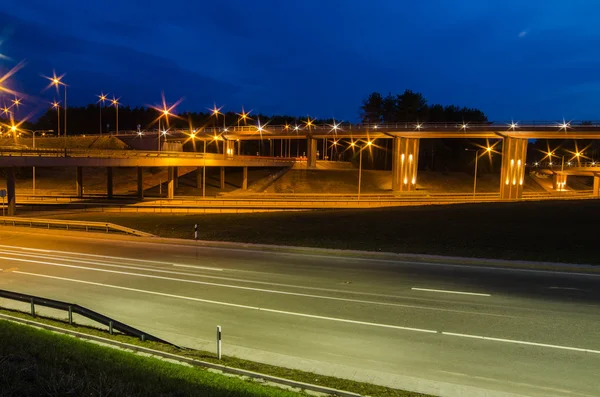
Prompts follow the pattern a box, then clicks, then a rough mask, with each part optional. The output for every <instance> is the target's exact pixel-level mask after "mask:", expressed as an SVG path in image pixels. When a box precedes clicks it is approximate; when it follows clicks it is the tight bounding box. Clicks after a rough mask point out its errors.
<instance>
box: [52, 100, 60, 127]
mask: <svg viewBox="0 0 600 397" xmlns="http://www.w3.org/2000/svg"><path fill="white" fill-rule="evenodd" d="M52 107H53V108H54V109H56V126H57V134H58V135H57V136H60V102H56V100H55V101H54V102H52Z"/></svg>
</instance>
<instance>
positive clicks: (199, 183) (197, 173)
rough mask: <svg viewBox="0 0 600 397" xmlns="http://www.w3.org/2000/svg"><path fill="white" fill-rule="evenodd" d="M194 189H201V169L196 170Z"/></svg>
mask: <svg viewBox="0 0 600 397" xmlns="http://www.w3.org/2000/svg"><path fill="white" fill-rule="evenodd" d="M196 189H202V167H198V168H196Z"/></svg>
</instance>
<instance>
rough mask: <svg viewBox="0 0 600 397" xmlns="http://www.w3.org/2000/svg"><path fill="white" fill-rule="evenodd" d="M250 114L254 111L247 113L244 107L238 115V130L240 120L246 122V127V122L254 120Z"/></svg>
mask: <svg viewBox="0 0 600 397" xmlns="http://www.w3.org/2000/svg"><path fill="white" fill-rule="evenodd" d="M250 113H252V110H251V111H249V112H245V111H244V107H243V106H242V113H237V115H238V120H237V126H238V128H239V127H240V120H242V121H244V125H246V120H252V119H251V118H250V117H248V116H250Z"/></svg>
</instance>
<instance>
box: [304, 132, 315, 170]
mask: <svg viewBox="0 0 600 397" xmlns="http://www.w3.org/2000/svg"><path fill="white" fill-rule="evenodd" d="M306 157H307V161H306V166H307V167H308V168H315V167H316V166H317V140H316V139H313V138H307V139H306Z"/></svg>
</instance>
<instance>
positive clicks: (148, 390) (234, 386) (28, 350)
mask: <svg viewBox="0 0 600 397" xmlns="http://www.w3.org/2000/svg"><path fill="white" fill-rule="evenodd" d="M0 314H7V315H10V316H13V317H19V318H24V319H28V320H31V319H32V318H31V316H30V315H29V314H27V313H23V312H19V311H15V310H7V309H1V308H0ZM35 321H36V322H39V323H42V324H47V325H52V326H55V327H60V328H64V329H67V330H71V331H77V332H80V333H84V334H89V335H93V336H100V337H102V338H106V339H112V340H115V341H118V342H123V343H127V344H130V345H138V346H143V347H146V348H150V349H154V350H159V351H163V352H166V353H171V354H176V355H180V356H185V357H188V358H192V359H196V360H201V361H207V362H212V363H215V364H221V365H225V366H228V367H233V368H240V369H245V370H248V371H253V372H258V373H262V374H267V375H272V376H276V377H280V378H286V379H292V380H295V381H299V382H304V383H312V384H317V385H321V386H325V387H330V388H334V389H338V390H346V391H351V392H355V393H359V394H363V395H368V396H372V397H427V396H426V395H424V394H419V393H412V392H407V391H403V390H397V389H390V388H387V387H383V386H377V385H373V384H369V383H361V382H355V381H352V380H347V379H340V378H335V377H330V376H321V375H319V374H314V373H310V372H304V371H299V370H295V369H289V368H282V367H277V366H273V365H268V364H263V363H258V362H254V361H249V360H243V359H239V358H237V357H231V356H223V357H222V359H221V360H218V359H217V358H216V355H215V354H213V353H210V352H205V351H199V350H192V349H178V348H176V347H174V346H170V345H165V344H162V343H157V342H148V341H145V342H142V341H140V340H139V339H138V338H134V337H130V336H126V335H122V334H118V333H116V334H114V335H110V334H109V333H108V331H106V330H102V329H98V328H94V327H89V326H82V325H76V324H73V325H69V324H68V323H67V322H66V321H65V320H61V319H55V318H47V317H40V316H38V317H36V318H35ZM0 340H2V341H3V343H1V344H0V368H3V370H2V371H0V396H13V395H18V396H38V395H43V394H46V393H45V391H46V390H49V389H48V388H52V390H53V393H54V394H52V395H61V396H63V395H64V396H67V395H72V396H79V395H94V396H95V395H118V396H120V395H132V396H146V395H148V396H155V395H163V396H207V395H209V396H215V397H220V396H232V397H233V396H245V397H246V396H248V397H250V396H282V397H287V396H290V397H291V396H297V395H299V394H298V393H292V392H287V391H282V390H279V389H276V388H267V387H264V386H261V385H260V384H256V383H254V382H249V381H243V380H240V379H237V378H229V377H225V376H223V375H219V374H214V373H211V372H208V371H206V370H204V369H201V368H190V367H184V366H180V365H177V364H171V363H168V362H164V361H160V360H158V359H154V358H146V357H139V356H136V355H134V354H132V353H129V352H122V351H116V350H114V349H111V348H106V347H100V346H96V345H93V344H88V343H85V342H82V341H77V340H75V339H73V338H70V337H67V336H61V335H55V334H53V333H50V332H47V331H37V330H35V329H31V328H28V327H24V326H20V325H14V324H12V323H9V322H6V321H3V320H0ZM8 341H10V342H8ZM11 390H17V391H18V392H15V393H11V392H10V391H11ZM100 391H103V393H101V392H100ZM67 392H69V393H70V394H69V393H67ZM109 392H110V393H109ZM161 393H162V394H161Z"/></svg>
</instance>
